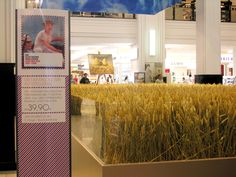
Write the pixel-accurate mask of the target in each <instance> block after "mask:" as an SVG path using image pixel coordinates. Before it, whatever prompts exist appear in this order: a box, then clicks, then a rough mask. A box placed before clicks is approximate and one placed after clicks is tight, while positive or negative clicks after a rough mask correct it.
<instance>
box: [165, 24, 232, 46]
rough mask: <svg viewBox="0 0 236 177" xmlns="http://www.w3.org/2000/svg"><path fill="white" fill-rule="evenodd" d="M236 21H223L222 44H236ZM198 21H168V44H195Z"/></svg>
mask: <svg viewBox="0 0 236 177" xmlns="http://www.w3.org/2000/svg"><path fill="white" fill-rule="evenodd" d="M235 31H236V23H221V44H222V45H230V46H234V45H236V32H235ZM195 40H196V22H192V21H190V22H189V21H170V20H167V21H166V44H195Z"/></svg>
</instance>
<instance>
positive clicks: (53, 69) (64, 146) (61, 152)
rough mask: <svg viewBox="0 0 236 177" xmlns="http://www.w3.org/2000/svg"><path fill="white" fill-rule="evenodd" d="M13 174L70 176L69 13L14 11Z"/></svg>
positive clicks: (20, 176)
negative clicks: (15, 41)
mask: <svg viewBox="0 0 236 177" xmlns="http://www.w3.org/2000/svg"><path fill="white" fill-rule="evenodd" d="M16 18H17V20H16V21H17V28H16V29H17V31H16V34H17V156H18V158H17V159H18V162H17V163H18V164H17V165H18V168H17V173H18V176H19V177H24V176H63V177H67V176H68V177H69V176H71V167H70V166H71V165H70V161H71V160H70V144H71V140H70V113H69V103H70V100H69V98H70V86H69V85H70V77H69V76H70V75H69V73H70V72H69V70H70V69H69V68H70V67H69V66H70V63H69V14H68V12H67V11H62V10H17V13H16Z"/></svg>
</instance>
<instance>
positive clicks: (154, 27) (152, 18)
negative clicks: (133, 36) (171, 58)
mask: <svg viewBox="0 0 236 177" xmlns="http://www.w3.org/2000/svg"><path fill="white" fill-rule="evenodd" d="M137 19H138V66H139V67H138V68H139V71H144V70H145V68H144V67H145V63H146V62H161V63H163V65H164V62H165V11H162V12H159V13H158V14H156V15H138V16H137ZM151 33H152V34H151ZM150 34H151V35H153V36H154V37H153V38H152V39H150ZM150 40H152V42H151V43H152V44H151V45H152V46H150ZM150 47H154V49H153V50H152V51H151V53H150Z"/></svg>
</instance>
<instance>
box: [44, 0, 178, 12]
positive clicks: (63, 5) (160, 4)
mask: <svg viewBox="0 0 236 177" xmlns="http://www.w3.org/2000/svg"><path fill="white" fill-rule="evenodd" d="M181 1H182V0H132V1H128V0H43V1H42V4H41V7H42V8H49V9H66V10H70V11H73V12H110V13H130V14H156V13H158V12H160V11H162V10H164V9H166V8H168V7H171V6H173V5H175V4H176V3H179V2H181Z"/></svg>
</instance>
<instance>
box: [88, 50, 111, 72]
mask: <svg viewBox="0 0 236 177" xmlns="http://www.w3.org/2000/svg"><path fill="white" fill-rule="evenodd" d="M88 60H89V72H90V74H114V67H113V61H112V55H110V54H89V55H88Z"/></svg>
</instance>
